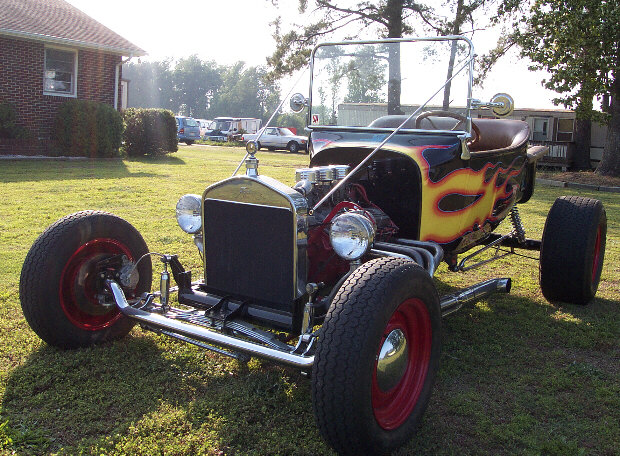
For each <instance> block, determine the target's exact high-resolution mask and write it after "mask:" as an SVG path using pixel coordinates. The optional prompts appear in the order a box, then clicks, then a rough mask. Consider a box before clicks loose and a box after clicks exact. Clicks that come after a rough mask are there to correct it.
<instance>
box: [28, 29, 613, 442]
mask: <svg viewBox="0 0 620 456" xmlns="http://www.w3.org/2000/svg"><path fill="white" fill-rule="evenodd" d="M431 45H436V46H438V47H439V50H440V51H446V52H445V54H447V55H448V57H447V59H444V60H442V59H440V58H439V57H437V56H438V55H439V53H438V52H430V51H429V50H428V48H429V46H431ZM416 46H417V48H416ZM410 47H413V50H411V51H410ZM473 56H474V54H473V48H472V46H471V42H469V40H467V39H465V38H462V37H447V38H430V39H411V40H386V41H373V42H345V43H335V44H326V45H319V46H318V47H317V48H316V49H315V50H314V52H313V55H312V61H311V67H312V70H313V73H312V82H311V89H310V97H309V98H305V97H304V96H302V95H298V94H297V95H294V96H293V97H292V99H291V107H292V108H293V109H294V110H300V109H303V108H304V107H308V124H309V131H310V135H309V152H310V157H311V160H310V164H309V167H308V168H304V169H298V170H297V171H296V177H297V183H296V184H295V186H294V187H289V186H287V185H284V184H282V183H281V182H278V181H276V180H274V179H272V178H269V177H267V176H263V175H262V174H261V173H260V172H259V164H258V159H257V158H256V156H255V153H256V151H257V147H256V146H257V144H256V143H249V144H248V153H247V155H246V157H245V159H244V163H245V167H246V170H245V174H244V175H236V174H237V171H238V170H239V168H240V167H241V164H240V166H239V167H238V168H237V170H236V171H235V173H234V174H233V176H232V177H231V178H229V179H226V180H224V181H221V182H218V183H215V184H213V185H211V186H209V187H208V188H207V189H206V190H205V192H204V193H203V195H185V196H183V197H182V198H181V199H180V200H179V203H178V204H177V218H178V222H179V225H180V226H181V227H182V228H183V230H184V231H186V232H188V233H191V234H193V236H194V241H195V243H196V245H197V246H198V248H199V250H200V253H201V255H202V257H203V259H204V279H201V280H197V281H193V280H192V276H191V272H190V271H185V269H184V268H183V266H182V265H181V262H180V261H179V259H178V258H177V257H176V256H175V255H159V254H152V253H149V250H148V248H147V246H146V243H145V242H144V240H143V239H142V237H141V236H140V234H139V233H138V232H137V231H136V230H135V228H133V227H132V226H131V225H130V224H129V223H127V222H125V221H124V220H122V219H120V218H118V217H115V216H113V215H111V214H108V213H104V212H94V211H84V212H80V213H77V214H72V215H70V216H67V217H65V218H63V219H61V220H59V221H58V222H56V223H55V224H53V225H52V226H51V227H49V228H48V229H47V230H46V231H45V232H44V233H43V234H42V235H41V236H40V237H39V239H37V241H36V242H35V244H34V245H33V247H32V248H31V250H30V252H29V254H28V256H27V258H26V260H25V263H24V267H23V270H22V276H21V284H20V294H21V301H22V307H23V310H24V314H25V316H26V318H27V320H28V322H29V324H30V325H31V327H32V328H33V329H34V330H35V331H36V332H37V334H38V335H39V336H40V337H41V338H42V339H44V340H45V341H46V342H48V343H50V344H52V345H56V346H60V347H67V348H71V347H79V346H87V345H90V344H94V343H98V342H103V341H108V340H113V339H117V338H120V337H122V336H124V335H126V334H127V333H128V331H129V330H130V329H131V327H132V325H133V324H134V323H136V322H138V323H140V324H141V325H142V326H143V327H144V328H147V329H150V330H153V331H156V332H159V333H162V334H166V335H168V336H171V337H174V338H177V339H180V340H183V341H186V342H188V343H192V344H195V345H197V346H200V347H203V348H205V349H209V350H214V351H216V352H218V353H221V354H224V355H228V356H233V357H235V358H237V359H239V360H247V359H249V357H250V356H258V357H261V358H264V359H268V360H272V361H274V362H277V363H281V364H284V365H287V366H292V367H295V368H298V369H300V370H301V371H302V372H305V373H307V374H309V375H310V376H311V382H312V401H313V406H314V410H315V415H316V418H317V424H318V426H319V428H320V430H321V433H322V435H323V436H324V438H325V439H326V440H327V441H328V443H329V444H330V445H331V446H332V447H333V448H334V449H336V450H337V451H338V452H339V453H342V454H376V453H386V452H389V451H391V450H393V449H395V448H397V447H399V446H401V445H403V444H404V443H405V442H406V441H407V440H408V439H410V438H411V437H412V436H413V435H414V433H415V429H416V427H417V425H418V424H419V422H420V419H421V417H422V414H423V413H424V409H425V408H426V405H427V404H428V400H429V397H430V394H431V390H432V386H433V382H434V379H435V374H436V372H437V369H438V361H439V353H440V345H441V317H442V316H445V315H447V314H449V313H451V312H453V311H455V310H457V309H458V308H460V307H461V306H462V305H463V304H464V303H467V302H471V301H474V300H477V299H481V298H482V297H485V296H487V295H489V294H491V293H493V292H498V291H499V292H508V291H509V290H510V279H509V278H498V279H490V280H487V281H485V282H482V283H479V284H475V285H473V286H471V287H469V288H467V289H465V290H463V291H461V292H458V293H455V294H452V295H448V296H442V297H440V296H439V295H438V293H437V290H436V288H435V285H434V282H433V278H432V277H433V274H434V273H435V270H436V269H437V267H438V265H439V263H440V262H441V261H442V260H443V261H446V262H447V263H448V265H449V268H450V269H451V270H453V271H463V270H467V269H469V268H472V267H476V266H480V265H482V264H484V263H486V262H488V261H492V260H493V259H497V258H498V257H502V256H505V255H509V254H511V253H513V252H514V249H529V250H540V251H541V253H540V280H541V288H542V291H543V294H544V296H545V297H546V298H547V299H549V300H562V301H569V302H574V303H581V304H585V303H587V302H588V301H590V300H591V299H592V298H593V296H594V294H595V293H596V289H597V286H598V282H599V279H600V274H601V268H602V264H603V257H604V251H605V235H606V218H605V211H604V209H603V207H602V205H601V203H600V202H599V201H596V200H591V199H587V198H576V197H562V198H559V199H558V200H557V201H556V202H555V203H554V205H553V207H552V208H551V211H550V213H549V217H548V219H547V222H546V226H545V230H544V233H543V238H542V240H532V239H527V238H526V236H525V231H524V228H523V225H522V223H521V219H520V217H519V213H518V211H517V209H516V208H517V204H519V203H525V202H526V201H527V200H528V199H529V198H530V197H531V195H532V192H533V190H534V177H535V170H536V160H537V159H538V158H539V157H540V156H541V155H542V154H544V152H545V148H543V147H535V148H528V137H529V129H528V126H527V124H526V123H524V122H522V121H519V120H509V119H482V118H480V119H472V112H473V111H474V109H476V108H480V107H484V105H486V107H488V108H491V109H492V110H493V112H494V114H495V115H496V116H506V115H509V114H510V112H511V110H512V100H511V98H510V97H509V96H508V95H505V94H498V95H496V96H495V97H494V98H493V99H492V101H491V102H489V103H482V102H480V101H478V100H475V99H473V98H472V97H471V82H472V76H471V72H472V66H473ZM416 59H417V60H416ZM459 59H460V62H459ZM455 60H456V63H455ZM416 63H418V66H417V67H416V65H415V64H416ZM410 67H413V68H414V70H413V71H409V70H410ZM415 68H417V69H415ZM420 68H422V69H423V71H420ZM447 68H449V71H448V78H447V82H446V83H445V84H440V85H439V90H436V89H437V84H436V83H433V80H432V79H430V80H429V79H428V78H429V75H428V73H431V70H433V69H438V70H439V71H441V72H443V71H444V70H445V69H447ZM461 77H462V79H463V80H462V81H461V82H459V78H461ZM415 78H418V80H417V81H418V82H417V83H416V84H414V85H413V89H414V90H411V89H410V88H406V87H405V83H407V87H410V81H412V80H413V79H415ZM344 82H348V84H347V85H346V87H345V86H344V85H343V84H344ZM378 83H382V84H383V86H384V88H383V89H382V88H380V86H381V85H382V84H378ZM461 85H462V88H463V90H464V94H465V95H464V98H463V101H462V104H461V105H460V107H458V106H457V107H456V108H452V106H453V105H454V103H453V102H452V101H450V100H451V96H450V92H449V90H452V91H453V93H454V92H456V90H457V89H458V88H459V87H460V86H461ZM427 86H431V90H427V89H425V90H426V93H424V92H425V90H423V89H424V88H426V87H427ZM360 87H361V88H363V90H362V91H361V92H360ZM435 90H436V91H435ZM439 93H443V94H444V95H446V93H447V94H448V96H447V97H445V98H444V99H445V100H447V101H444V104H443V105H441V107H439V106H435V107H433V105H432V104H431V103H432V102H433V100H434V97H435V96H436V95H437V94H439ZM356 94H357V95H356ZM411 94H415V95H420V94H422V95H423V96H424V98H423V100H426V101H424V102H418V103H417V104H416V103H411V104H406V103H404V101H405V100H404V99H405V98H407V97H408V96H410V95H411ZM329 97H331V99H328V98H329ZM356 97H357V98H356ZM351 100H353V101H351ZM386 100H387V101H386ZM330 102H331V103H330ZM336 107H337V108H338V109H337V111H336ZM406 111H408V113H407V114H405V112H406ZM257 141H260V138H258V139H257ZM504 219H508V220H509V221H510V223H511V225H512V227H511V230H510V232H509V233H508V234H504V235H500V234H497V233H496V232H495V230H496V228H497V227H498V225H499V224H500V222H502V220H504ZM249 227H251V230H250V229H249ZM568 242H571V243H572V245H571V248H570V249H568V248H566V244H567V243H568ZM474 248H475V249H474ZM472 249H473V253H467V254H466V255H463V254H464V253H465V252H468V251H472ZM484 252H486V255H487V256H485V253H484ZM489 253H492V255H491V256H490V257H489V255H488V254H489ZM481 254H482V259H480V257H478V255H481ZM153 255H157V256H159V257H160V259H161V261H162V262H163V268H164V271H163V272H161V274H160V277H159V290H158V291H156V292H151V291H150V290H151V284H152V262H151V257H152V256H153ZM459 255H461V258H460V261H459ZM170 274H172V275H173V276H174V279H175V281H176V284H177V286H176V288H172V287H171V278H170ZM173 291H178V294H177V296H178V299H176V300H175V299H171V297H170V293H171V292H173ZM177 301H178V304H177Z"/></svg>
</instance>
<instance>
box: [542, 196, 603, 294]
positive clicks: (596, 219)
mask: <svg viewBox="0 0 620 456" xmlns="http://www.w3.org/2000/svg"><path fill="white" fill-rule="evenodd" d="M606 238H607V216H606V214H605V208H604V207H603V204H602V203H601V202H600V201H598V200H595V199H591V198H584V197H581V196H562V197H560V198H558V199H556V200H555V202H554V203H553V206H551V210H550V211H549V215H548V216H547V220H546V222H545V228H544V231H543V236H542V245H541V249H540V288H541V290H542V293H543V295H544V296H545V298H546V299H547V300H548V301H563V302H569V303H573V304H587V303H588V302H590V301H591V300H592V299H593V298H594V295H595V294H596V290H597V289H598V284H599V282H600V279H601V271H602V268H603V260H604V258H605V241H606Z"/></svg>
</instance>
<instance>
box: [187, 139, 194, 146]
mask: <svg viewBox="0 0 620 456" xmlns="http://www.w3.org/2000/svg"><path fill="white" fill-rule="evenodd" d="M185 144H187V145H188V146H191V145H192V144H194V141H191V140H188V141H185Z"/></svg>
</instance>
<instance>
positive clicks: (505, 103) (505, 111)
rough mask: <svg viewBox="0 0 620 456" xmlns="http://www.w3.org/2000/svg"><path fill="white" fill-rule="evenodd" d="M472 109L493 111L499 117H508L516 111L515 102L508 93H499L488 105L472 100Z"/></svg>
mask: <svg viewBox="0 0 620 456" xmlns="http://www.w3.org/2000/svg"><path fill="white" fill-rule="evenodd" d="M471 107H472V109H478V108H487V109H490V110H491V111H493V114H495V115H496V116H497V117H506V116H509V115H510V114H512V112H513V111H514V109H515V102H514V100H513V98H512V97H511V96H510V95H508V94H507V93H497V94H495V95H493V98H491V101H489V102H487V103H485V102H483V101H480V100H475V99H474V100H471Z"/></svg>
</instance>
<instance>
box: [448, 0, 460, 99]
mask: <svg viewBox="0 0 620 456" xmlns="http://www.w3.org/2000/svg"><path fill="white" fill-rule="evenodd" d="M462 14H463V0H458V2H457V4H456V17H455V18H454V24H453V25H452V34H453V35H458V34H459V33H460V32H461V24H462V22H463V19H462V17H461V16H462ZM457 43H458V42H457V41H453V42H452V49H450V62H449V63H448V74H447V76H446V80H448V79H450V78H451V77H452V73H453V72H454V59H455V58H456V50H457V47H458V44H457ZM451 88H452V81H450V82H448V83H447V84H446V87H445V88H444V90H443V110H444V111H447V110H448V108H450V90H451Z"/></svg>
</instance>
